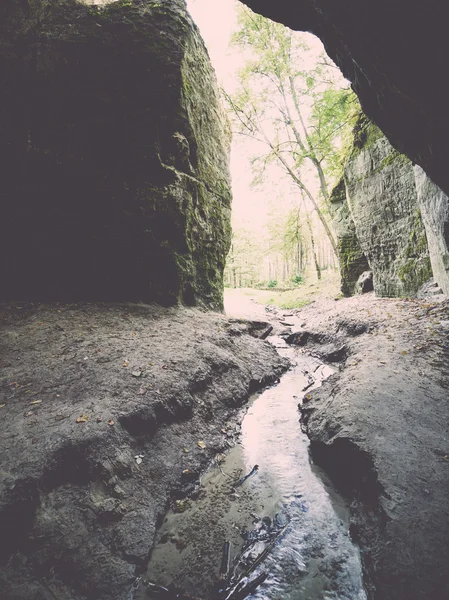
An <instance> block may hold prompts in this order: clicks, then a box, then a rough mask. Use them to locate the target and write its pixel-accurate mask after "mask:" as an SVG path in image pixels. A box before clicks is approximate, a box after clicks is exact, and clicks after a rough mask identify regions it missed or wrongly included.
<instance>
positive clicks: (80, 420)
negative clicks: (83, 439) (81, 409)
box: [76, 415, 89, 423]
mask: <svg viewBox="0 0 449 600" xmlns="http://www.w3.org/2000/svg"><path fill="white" fill-rule="evenodd" d="M88 420H89V417H88V416H87V415H81V416H79V417H78V418H77V420H76V422H77V423H87V421H88Z"/></svg>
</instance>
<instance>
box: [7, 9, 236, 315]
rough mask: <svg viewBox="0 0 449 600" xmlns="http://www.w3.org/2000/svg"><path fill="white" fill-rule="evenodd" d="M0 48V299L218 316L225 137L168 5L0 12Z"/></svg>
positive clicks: (185, 29) (225, 241) (212, 94)
mask: <svg viewBox="0 0 449 600" xmlns="http://www.w3.org/2000/svg"><path fill="white" fill-rule="evenodd" d="M0 39H1V42H0V108H1V110H0V159H1V162H2V169H3V177H2V181H1V184H0V190H1V192H0V193H1V202H2V219H1V222H2V229H1V232H0V234H1V235H0V238H1V259H0V280H1V287H0V299H1V300H10V299H14V300H15V299H28V300H138V301H146V302H149V301H156V302H160V303H162V304H175V303H177V302H183V303H184V304H187V305H195V304H200V305H205V306H207V307H211V308H221V306H222V272H223V268H224V260H225V256H226V254H227V251H228V248H229V243H230V224H229V223H230V201H231V192H230V183H229V172H228V146H229V132H228V129H227V123H226V120H225V119H224V117H223V114H222V112H221V109H220V103H219V98H218V91H217V86H216V82H215V77H214V74H213V71H212V68H211V66H210V62H209V58H208V56H207V52H206V50H205V48H204V45H203V42H202V40H201V38H200V36H199V33H198V31H197V29H196V27H195V26H194V24H193V23H192V21H191V19H190V17H189V16H188V14H187V12H186V8H185V3H184V0H174V1H173V0H170V1H169V0H159V1H158V2H156V1H154V0H126V1H125V0H121V1H119V2H116V3H113V4H109V5H107V6H105V7H103V8H99V7H96V6H88V5H84V4H80V3H78V2H76V1H75V0H60V1H59V2H48V1H47V0H34V1H31V0H29V1H26V2H18V1H17V0H7V1H6V2H4V3H2V7H1V8H0Z"/></svg>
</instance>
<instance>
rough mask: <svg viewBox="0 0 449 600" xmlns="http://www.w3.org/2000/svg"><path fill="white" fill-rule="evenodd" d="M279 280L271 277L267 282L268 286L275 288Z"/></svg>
mask: <svg viewBox="0 0 449 600" xmlns="http://www.w3.org/2000/svg"><path fill="white" fill-rule="evenodd" d="M277 285H278V282H277V281H276V279H271V280H270V281H269V282H268V283H267V288H270V289H271V288H275V287H277Z"/></svg>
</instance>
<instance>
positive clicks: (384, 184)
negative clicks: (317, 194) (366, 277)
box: [345, 116, 432, 297]
mask: <svg viewBox="0 0 449 600" xmlns="http://www.w3.org/2000/svg"><path fill="white" fill-rule="evenodd" d="M345 182H346V192H347V202H348V207H349V211H350V213H351V216H352V219H353V222H354V225H355V230H356V232H357V238H358V240H359V242H360V247H361V249H362V250H363V253H364V255H365V256H366V258H367V260H368V263H369V265H370V267H371V269H372V271H373V282H374V291H375V292H376V295H378V296H393V297H395V296H410V295H414V294H415V293H416V292H417V291H418V289H419V287H420V286H421V285H422V284H423V283H424V282H425V281H427V280H428V279H429V278H430V277H431V276H432V271H431V268H430V261H429V252H428V248H427V238H426V233H425V230H424V225H423V223H422V219H421V211H420V209H419V206H418V197H417V193H416V186H415V176H414V170H413V165H412V163H411V162H410V160H409V159H407V158H406V157H405V156H403V155H401V154H399V153H398V152H397V151H396V150H394V149H393V148H392V146H391V145H390V143H389V142H388V140H387V139H386V138H385V136H384V135H383V134H382V133H381V131H380V130H379V129H377V127H376V126H375V125H373V124H371V123H370V122H369V121H368V120H367V119H366V118H365V117H363V116H362V117H361V118H360V119H359V122H358V124H357V126H356V131H355V139H354V146H353V149H352V151H351V153H350V156H349V158H348V160H347V162H346V165H345Z"/></svg>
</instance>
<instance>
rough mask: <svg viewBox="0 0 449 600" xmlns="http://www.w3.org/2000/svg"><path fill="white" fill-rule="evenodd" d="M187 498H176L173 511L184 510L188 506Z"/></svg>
mask: <svg viewBox="0 0 449 600" xmlns="http://www.w3.org/2000/svg"><path fill="white" fill-rule="evenodd" d="M189 504H190V503H189V501H188V500H176V502H175V512H184V511H185V510H186V508H188V506H189Z"/></svg>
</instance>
